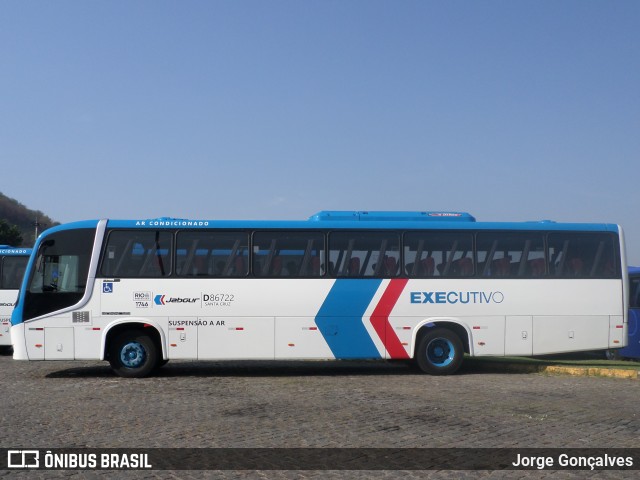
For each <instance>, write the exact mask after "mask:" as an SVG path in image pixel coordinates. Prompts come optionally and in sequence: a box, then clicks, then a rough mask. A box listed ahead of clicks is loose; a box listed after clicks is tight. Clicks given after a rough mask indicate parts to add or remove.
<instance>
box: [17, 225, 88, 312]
mask: <svg viewBox="0 0 640 480" xmlns="http://www.w3.org/2000/svg"><path fill="white" fill-rule="evenodd" d="M94 236H95V230H92V229H82V230H78V231H76V232H69V231H62V232H55V233H52V234H51V235H49V236H48V237H47V238H46V239H44V240H43V242H42V243H41V245H40V248H39V250H38V255H37V258H36V263H35V268H34V269H33V271H32V272H31V277H30V278H29V283H28V290H27V292H26V297H25V298H26V299H27V301H26V302H25V310H24V318H25V319H26V320H28V319H30V318H35V317H39V316H41V315H44V314H46V313H51V312H54V311H56V310H60V309H62V308H66V307H70V306H72V305H75V304H76V303H78V302H79V301H80V299H81V298H82V296H83V295H84V292H85V289H86V285H87V274H88V272H89V263H90V260H91V249H92V247H93V239H94Z"/></svg>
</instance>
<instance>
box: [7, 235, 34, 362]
mask: <svg viewBox="0 0 640 480" xmlns="http://www.w3.org/2000/svg"><path fill="white" fill-rule="evenodd" d="M29 255H31V249H30V248H20V247H11V246H9V245H0V351H3V350H9V349H10V348H11V334H10V330H11V313H12V312H13V307H14V306H15V304H16V300H18V290H19V289H20V284H21V283H22V277H23V275H24V271H25V269H26V268H27V262H28V261H29Z"/></svg>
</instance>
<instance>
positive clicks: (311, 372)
mask: <svg viewBox="0 0 640 480" xmlns="http://www.w3.org/2000/svg"><path fill="white" fill-rule="evenodd" d="M524 373H526V372H508V371H497V372H496V371H493V370H492V369H490V368H483V364H482V363H479V362H467V361H465V362H463V364H462V366H461V367H460V369H459V370H458V371H457V372H456V373H455V374H454V375H453V376H460V375H478V374H510V375H513V374H524ZM390 375H417V376H424V377H429V375H427V374H425V373H423V372H421V371H420V369H418V367H417V366H415V365H414V364H413V363H412V362H408V361H394V362H387V361H374V360H371V361H366V360H359V361H356V360H353V361H350V360H331V361H311V360H310V361H224V362H222V361H206V360H205V361H197V362H196V361H172V362H169V363H168V364H167V365H165V366H163V367H161V368H159V369H158V370H156V371H155V372H154V373H153V374H152V375H150V376H149V377H147V378H149V379H153V378H171V377H336V376H390ZM91 377H95V378H102V377H112V378H120V377H118V376H117V375H116V374H115V373H114V372H113V371H112V370H111V368H110V366H109V364H108V363H106V362H105V363H103V364H95V365H91V366H78V367H74V368H66V369H63V370H58V371H55V372H51V373H49V374H47V375H46V378H91Z"/></svg>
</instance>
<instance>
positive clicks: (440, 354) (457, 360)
mask: <svg viewBox="0 0 640 480" xmlns="http://www.w3.org/2000/svg"><path fill="white" fill-rule="evenodd" d="M463 357H464V348H463V346H462V341H461V340H460V337H458V335H456V334H455V333H454V332H452V331H451V330H448V329H446V328H434V329H432V330H430V331H428V332H427V333H426V334H425V335H424V336H423V337H422V339H421V340H420V343H419V344H418V347H417V350H416V360H417V362H418V366H419V367H420V370H422V371H423V372H425V373H429V374H431V375H451V374H452V373H455V372H456V370H458V368H460V365H461V364H462V359H463Z"/></svg>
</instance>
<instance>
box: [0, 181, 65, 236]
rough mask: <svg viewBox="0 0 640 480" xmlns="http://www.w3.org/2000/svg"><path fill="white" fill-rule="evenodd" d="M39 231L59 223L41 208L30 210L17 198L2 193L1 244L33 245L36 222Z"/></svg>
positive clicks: (0, 196)
mask: <svg viewBox="0 0 640 480" xmlns="http://www.w3.org/2000/svg"><path fill="white" fill-rule="evenodd" d="M36 219H37V221H38V223H39V224H40V226H39V227H38V233H40V232H42V231H43V230H45V229H47V228H49V227H52V226H54V225H58V222H54V221H53V220H52V219H51V218H49V217H48V216H47V215H45V214H44V213H42V212H41V211H39V210H30V209H28V208H27V207H25V206H24V205H22V204H21V203H20V202H18V201H17V200H14V199H13V198H9V197H7V196H6V195H3V194H2V193H0V245H3V244H7V245H11V246H14V247H31V246H33V243H34V241H35V238H34V236H35V230H36V227H35V222H36Z"/></svg>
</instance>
